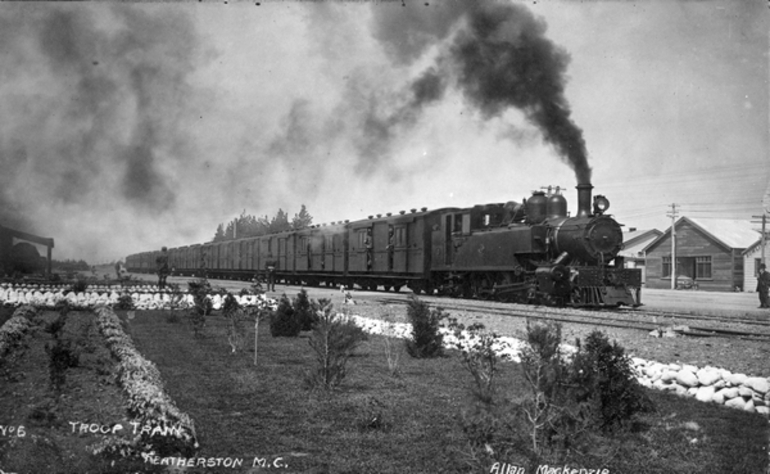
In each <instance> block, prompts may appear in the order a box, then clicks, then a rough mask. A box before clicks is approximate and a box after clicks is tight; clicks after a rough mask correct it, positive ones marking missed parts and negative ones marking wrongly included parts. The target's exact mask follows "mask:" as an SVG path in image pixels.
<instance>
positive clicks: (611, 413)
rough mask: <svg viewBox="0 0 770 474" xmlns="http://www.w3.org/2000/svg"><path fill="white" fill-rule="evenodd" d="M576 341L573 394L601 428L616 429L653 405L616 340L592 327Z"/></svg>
mask: <svg viewBox="0 0 770 474" xmlns="http://www.w3.org/2000/svg"><path fill="white" fill-rule="evenodd" d="M575 345H576V346H577V347H578V352H577V353H576V354H575V357H574V358H573V361H572V365H571V368H570V375H569V379H568V381H567V383H568V385H569V387H570V396H571V398H572V399H573V400H574V401H575V402H577V403H580V404H585V405H587V408H588V411H589V413H590V416H591V418H592V422H593V424H595V425H596V426H597V427H598V428H599V429H600V430H602V431H613V430H615V429H617V428H620V427H622V426H624V425H625V424H626V423H627V422H629V421H631V420H632V419H633V418H634V417H635V416H636V415H637V414H638V413H642V412H645V411H649V410H651V409H652V401H651V400H650V398H649V397H648V396H647V394H646V393H645V392H644V389H643V388H642V386H641V385H640V384H639V382H637V380H636V378H635V377H634V374H633V371H632V369H631V363H630V360H629V358H628V356H626V354H625V351H624V350H623V348H622V347H621V346H619V345H618V343H617V342H613V343H610V342H609V340H608V339H607V336H606V335H605V334H603V333H602V332H600V331H593V332H592V333H591V334H589V335H588V337H587V338H586V342H585V345H581V342H580V339H577V340H576V343H575Z"/></svg>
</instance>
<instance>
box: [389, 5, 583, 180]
mask: <svg viewBox="0 0 770 474" xmlns="http://www.w3.org/2000/svg"><path fill="white" fill-rule="evenodd" d="M399 20H401V21H399ZM375 28H376V37H377V38H378V39H379V40H380V41H382V42H383V44H384V46H385V48H386V50H387V51H388V52H389V53H390V54H391V57H392V59H393V60H394V61H395V62H396V63H404V62H406V63H408V62H410V61H416V60H417V59H418V58H420V56H421V55H422V54H423V53H425V52H426V51H427V50H428V49H429V48H430V47H431V46H433V45H436V46H437V47H438V48H439V49H440V53H439V59H438V60H437V62H436V64H435V65H434V66H432V67H431V68H429V69H428V70H427V71H425V73H424V74H423V75H421V76H420V77H419V78H418V79H416V80H415V81H414V82H413V83H412V84H411V86H410V87H411V89H412V91H413V92H414V97H415V100H414V101H412V102H411V103H409V104H408V105H407V106H406V107H405V108H403V109H399V110H398V111H397V112H396V113H394V114H391V115H390V116H388V117H387V118H386V119H381V120H380V122H379V123H382V124H384V125H385V126H384V128H383V130H387V131H391V130H394V129H396V128H397V124H398V123H399V121H400V120H401V118H402V117H408V118H409V120H412V121H414V120H415V116H416V115H417V114H419V113H420V111H421V109H422V107H423V106H424V105H426V104H429V103H431V102H433V101H436V100H439V99H440V98H441V96H442V95H443V92H444V87H445V86H444V84H445V82H446V81H449V80H450V79H451V80H452V81H453V85H454V87H456V88H457V89H458V90H459V91H460V92H461V93H462V94H463V95H464V96H465V97H466V99H467V100H468V101H469V102H470V103H471V104H472V105H473V106H475V107H476V108H477V109H478V110H479V111H480V112H481V114H482V115H483V116H484V117H485V118H487V119H489V118H492V117H500V116H501V115H503V113H504V112H505V111H507V110H508V109H509V108H511V107H513V108H516V109H519V110H521V111H523V113H524V114H525V116H526V117H527V119H528V120H529V121H530V122H531V123H533V124H534V125H536V126H537V127H538V129H539V130H540V131H541V133H542V135H543V138H544V140H545V141H546V142H548V143H550V144H551V145H553V146H554V148H555V149H556V150H557V152H558V153H559V155H560V156H562V157H563V158H564V159H565V161H566V162H567V163H568V164H570V166H571V167H572V168H573V169H574V171H575V174H576V176H577V180H578V183H579V184H580V183H589V182H590V180H591V168H590V167H589V166H588V161H587V152H586V145H585V141H584V140H583V135H582V131H581V130H580V129H579V128H578V127H577V126H576V125H575V123H574V122H573V121H572V119H571V118H570V115H571V112H570V109H569V104H568V102H567V100H566V98H565V96H564V87H565V82H566V68H567V64H568V63H569V59H570V58H569V55H568V54H567V53H566V52H565V51H564V50H563V49H561V48H559V47H557V46H556V45H554V44H553V43H552V42H551V41H550V40H549V39H548V38H546V36H545V32H546V25H545V23H544V22H543V21H542V20H539V19H537V18H535V17H534V15H533V14H532V13H531V12H530V11H529V10H528V9H527V8H526V7H524V6H522V5H515V4H503V3H499V2H493V1H489V2H447V3H440V4H438V6H436V7H435V8H426V7H420V6H417V5H415V4H410V5H409V6H408V7H404V8H402V9H401V10H398V9H382V11H381V12H377V10H376V9H375ZM430 85H434V86H437V87H433V88H431V87H429V86H430ZM421 98H427V99H428V100H418V99H421ZM374 136H375V137H378V139H379V140H382V141H384V140H388V139H392V137H391V135H390V134H388V133H383V132H380V133H379V134H375V135H374ZM508 136H511V135H508ZM514 136H515V135H514Z"/></svg>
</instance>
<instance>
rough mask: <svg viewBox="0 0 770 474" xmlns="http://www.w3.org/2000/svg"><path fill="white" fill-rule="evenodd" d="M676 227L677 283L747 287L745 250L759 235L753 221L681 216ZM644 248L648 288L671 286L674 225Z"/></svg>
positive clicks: (723, 288)
mask: <svg viewBox="0 0 770 474" xmlns="http://www.w3.org/2000/svg"><path fill="white" fill-rule="evenodd" d="M674 226H675V227H674V228H675V229H676V250H675V252H676V267H675V269H676V276H677V283H680V284H681V285H682V286H684V287H689V286H690V285H691V284H694V285H695V286H696V287H697V288H698V289H699V290H705V291H742V290H743V288H744V285H745V280H744V255H743V253H744V251H745V250H746V249H747V248H749V247H750V246H752V245H753V244H754V243H755V242H756V241H757V239H758V238H759V232H757V231H756V230H754V229H753V228H752V227H753V225H752V224H751V223H750V222H749V221H741V220H732V219H695V218H691V217H681V218H680V219H679V220H678V221H676V223H675V224H674ZM644 251H645V253H646V255H647V264H646V267H647V287H648V288H671V263H672V262H671V228H669V229H667V230H666V231H665V232H664V233H663V234H661V235H660V236H659V237H658V238H657V239H655V240H654V241H652V242H651V243H650V244H649V245H648V246H647V247H646V248H645V249H644Z"/></svg>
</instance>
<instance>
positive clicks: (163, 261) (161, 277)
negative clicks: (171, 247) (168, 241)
mask: <svg viewBox="0 0 770 474" xmlns="http://www.w3.org/2000/svg"><path fill="white" fill-rule="evenodd" d="M166 252H168V249H167V248H166V247H163V248H162V249H161V253H160V255H158V257H157V258H156V259H155V265H156V267H157V269H158V288H160V289H163V288H165V287H166V277H167V276H168V273H169V272H168V253H166Z"/></svg>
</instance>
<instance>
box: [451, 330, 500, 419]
mask: <svg viewBox="0 0 770 474" xmlns="http://www.w3.org/2000/svg"><path fill="white" fill-rule="evenodd" d="M449 329H450V330H451V331H452V332H453V334H454V336H455V340H456V341H457V342H456V344H455V345H456V347H457V349H458V350H459V351H460V353H461V354H462V359H463V366H464V367H465V368H466V369H467V370H468V372H470V373H471V375H472V376H473V381H474V382H475V388H474V390H473V393H474V395H476V397H477V398H478V399H479V400H480V401H481V402H483V403H486V404H490V403H492V398H493V395H494V385H493V382H494V378H495V374H496V372H497V354H496V353H495V348H494V346H495V345H496V344H498V337H497V334H495V333H488V332H485V331H484V325H483V324H479V323H475V324H471V325H470V326H468V327H467V328H466V327H465V325H463V324H461V323H458V322H457V320H456V319H455V318H451V319H450V324H449Z"/></svg>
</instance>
